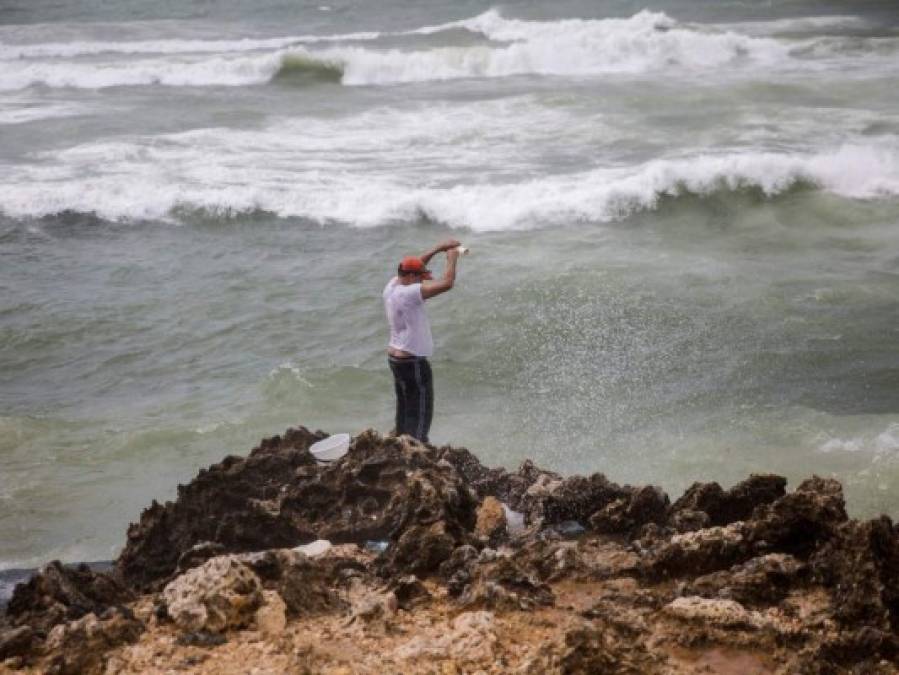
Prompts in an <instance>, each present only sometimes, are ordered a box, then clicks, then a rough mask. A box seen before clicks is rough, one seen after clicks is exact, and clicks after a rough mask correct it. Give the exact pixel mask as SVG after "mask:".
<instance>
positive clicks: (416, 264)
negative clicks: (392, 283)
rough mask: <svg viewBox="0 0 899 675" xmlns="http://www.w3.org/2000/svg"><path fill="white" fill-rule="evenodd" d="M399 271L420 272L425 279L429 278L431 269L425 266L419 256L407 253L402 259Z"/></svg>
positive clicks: (405, 272) (401, 272) (402, 272)
mask: <svg viewBox="0 0 899 675" xmlns="http://www.w3.org/2000/svg"><path fill="white" fill-rule="evenodd" d="M399 271H400V274H409V273H410V272H413V273H416V274H421V275H422V276H423V277H424V278H425V279H430V278H431V271H430V270H429V269H428V268H427V267H425V264H424V262H423V261H422V259H421V258H416V257H415V256H414V255H407V256H406V257H405V258H403V259H402V261H401V262H400V268H399Z"/></svg>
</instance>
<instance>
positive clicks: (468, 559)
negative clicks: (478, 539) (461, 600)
mask: <svg viewBox="0 0 899 675" xmlns="http://www.w3.org/2000/svg"><path fill="white" fill-rule="evenodd" d="M478 559H479V555H478V550H477V549H476V548H475V547H474V546H471V545H469V544H465V545H463V546H459V547H457V548H456V549H455V550H454V551H453V552H452V554H451V555H450V557H449V558H447V559H446V560H445V561H444V562H443V563H442V564H441V565H440V576H441V577H443V578H444V579H445V580H446V588H447V590H448V591H449V594H450V595H452V596H456V595H459V594H460V593H461V592H462V591H463V590H465V587H466V586H468V584H469V583H470V582H471V580H472V578H473V577H474V574H475V569H476V567H477V562H478Z"/></svg>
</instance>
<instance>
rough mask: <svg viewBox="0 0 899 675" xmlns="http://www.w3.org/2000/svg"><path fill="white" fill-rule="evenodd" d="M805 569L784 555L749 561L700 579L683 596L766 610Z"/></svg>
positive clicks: (772, 554) (790, 587)
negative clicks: (726, 601) (760, 607)
mask: <svg viewBox="0 0 899 675" xmlns="http://www.w3.org/2000/svg"><path fill="white" fill-rule="evenodd" d="M806 572H807V566H806V565H804V564H803V563H801V562H800V561H799V560H797V559H796V558H794V557H793V556H791V555H789V554H786V553H770V554H768V555H764V556H759V557H757V558H752V559H751V560H748V561H746V562H745V563H742V564H740V565H736V566H734V567H732V568H731V569H729V570H725V571H720V572H714V573H712V574H707V575H705V576H701V577H699V578H698V579H696V580H695V581H693V582H692V583H690V584H688V586H687V591H686V592H687V594H690V595H698V596H702V597H704V598H722V599H730V600H736V601H737V602H739V603H741V604H743V605H751V606H770V605H776V604H778V603H779V602H780V601H781V600H783V599H784V598H785V597H786V596H787V594H788V593H789V592H790V590H791V589H792V588H794V587H796V586H797V585H798V584H799V583H801V582H802V581H803V580H804V578H805V577H806Z"/></svg>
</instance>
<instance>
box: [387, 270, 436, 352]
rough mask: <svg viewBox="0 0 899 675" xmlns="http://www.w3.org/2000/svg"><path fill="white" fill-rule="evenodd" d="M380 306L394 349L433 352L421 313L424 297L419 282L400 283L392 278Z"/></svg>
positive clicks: (427, 327)
mask: <svg viewBox="0 0 899 675" xmlns="http://www.w3.org/2000/svg"><path fill="white" fill-rule="evenodd" d="M383 296H384V309H385V310H386V311H387V323H389V324H390V342H389V343H388V344H389V345H390V346H391V347H393V348H394V349H402V350H403V351H404V352H409V353H410V354H415V355H416V356H430V355H431V354H433V353H434V340H433V339H432V338H431V324H430V323H429V322H428V315H427V314H425V300H424V298H423V297H421V284H409V285H408V286H403V284H401V283H400V281H399V279H397V278H396V277H394V278H393V279H391V280H390V281H389V282H387V285H386V286H385V287H384V293H383Z"/></svg>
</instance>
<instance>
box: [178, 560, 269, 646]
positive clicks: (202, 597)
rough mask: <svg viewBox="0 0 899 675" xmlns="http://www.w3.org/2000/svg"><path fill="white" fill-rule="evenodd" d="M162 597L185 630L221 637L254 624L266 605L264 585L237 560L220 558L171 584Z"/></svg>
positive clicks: (206, 563) (196, 568) (183, 575)
mask: <svg viewBox="0 0 899 675" xmlns="http://www.w3.org/2000/svg"><path fill="white" fill-rule="evenodd" d="M162 595H163V598H164V599H165V602H166V605H167V607H168V614H169V616H171V617H172V619H173V620H174V621H175V623H176V624H178V626H179V627H180V628H181V629H182V630H184V631H187V632H196V631H202V630H206V631H210V632H212V633H221V632H222V631H225V630H227V629H228V628H236V627H242V626H245V625H247V624H248V623H249V622H250V621H252V619H253V617H254V615H255V613H256V609H257V608H258V607H259V606H260V605H261V604H262V584H261V582H260V581H259V577H257V576H256V575H255V574H253V572H252V571H251V570H250V568H249V567H247V566H246V565H244V564H243V563H241V562H240V561H238V560H237V559H236V558H235V557H234V556H220V557H218V558H212V559H211V560H208V561H206V562H205V563H203V564H202V565H201V566H200V567H195V568H194V569H192V570H190V571H188V572H186V573H185V574H182V575H181V576H180V577H178V578H176V579H175V580H174V581H172V582H170V583H169V584H168V585H167V586H166V587H165V589H164V590H163V592H162Z"/></svg>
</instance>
